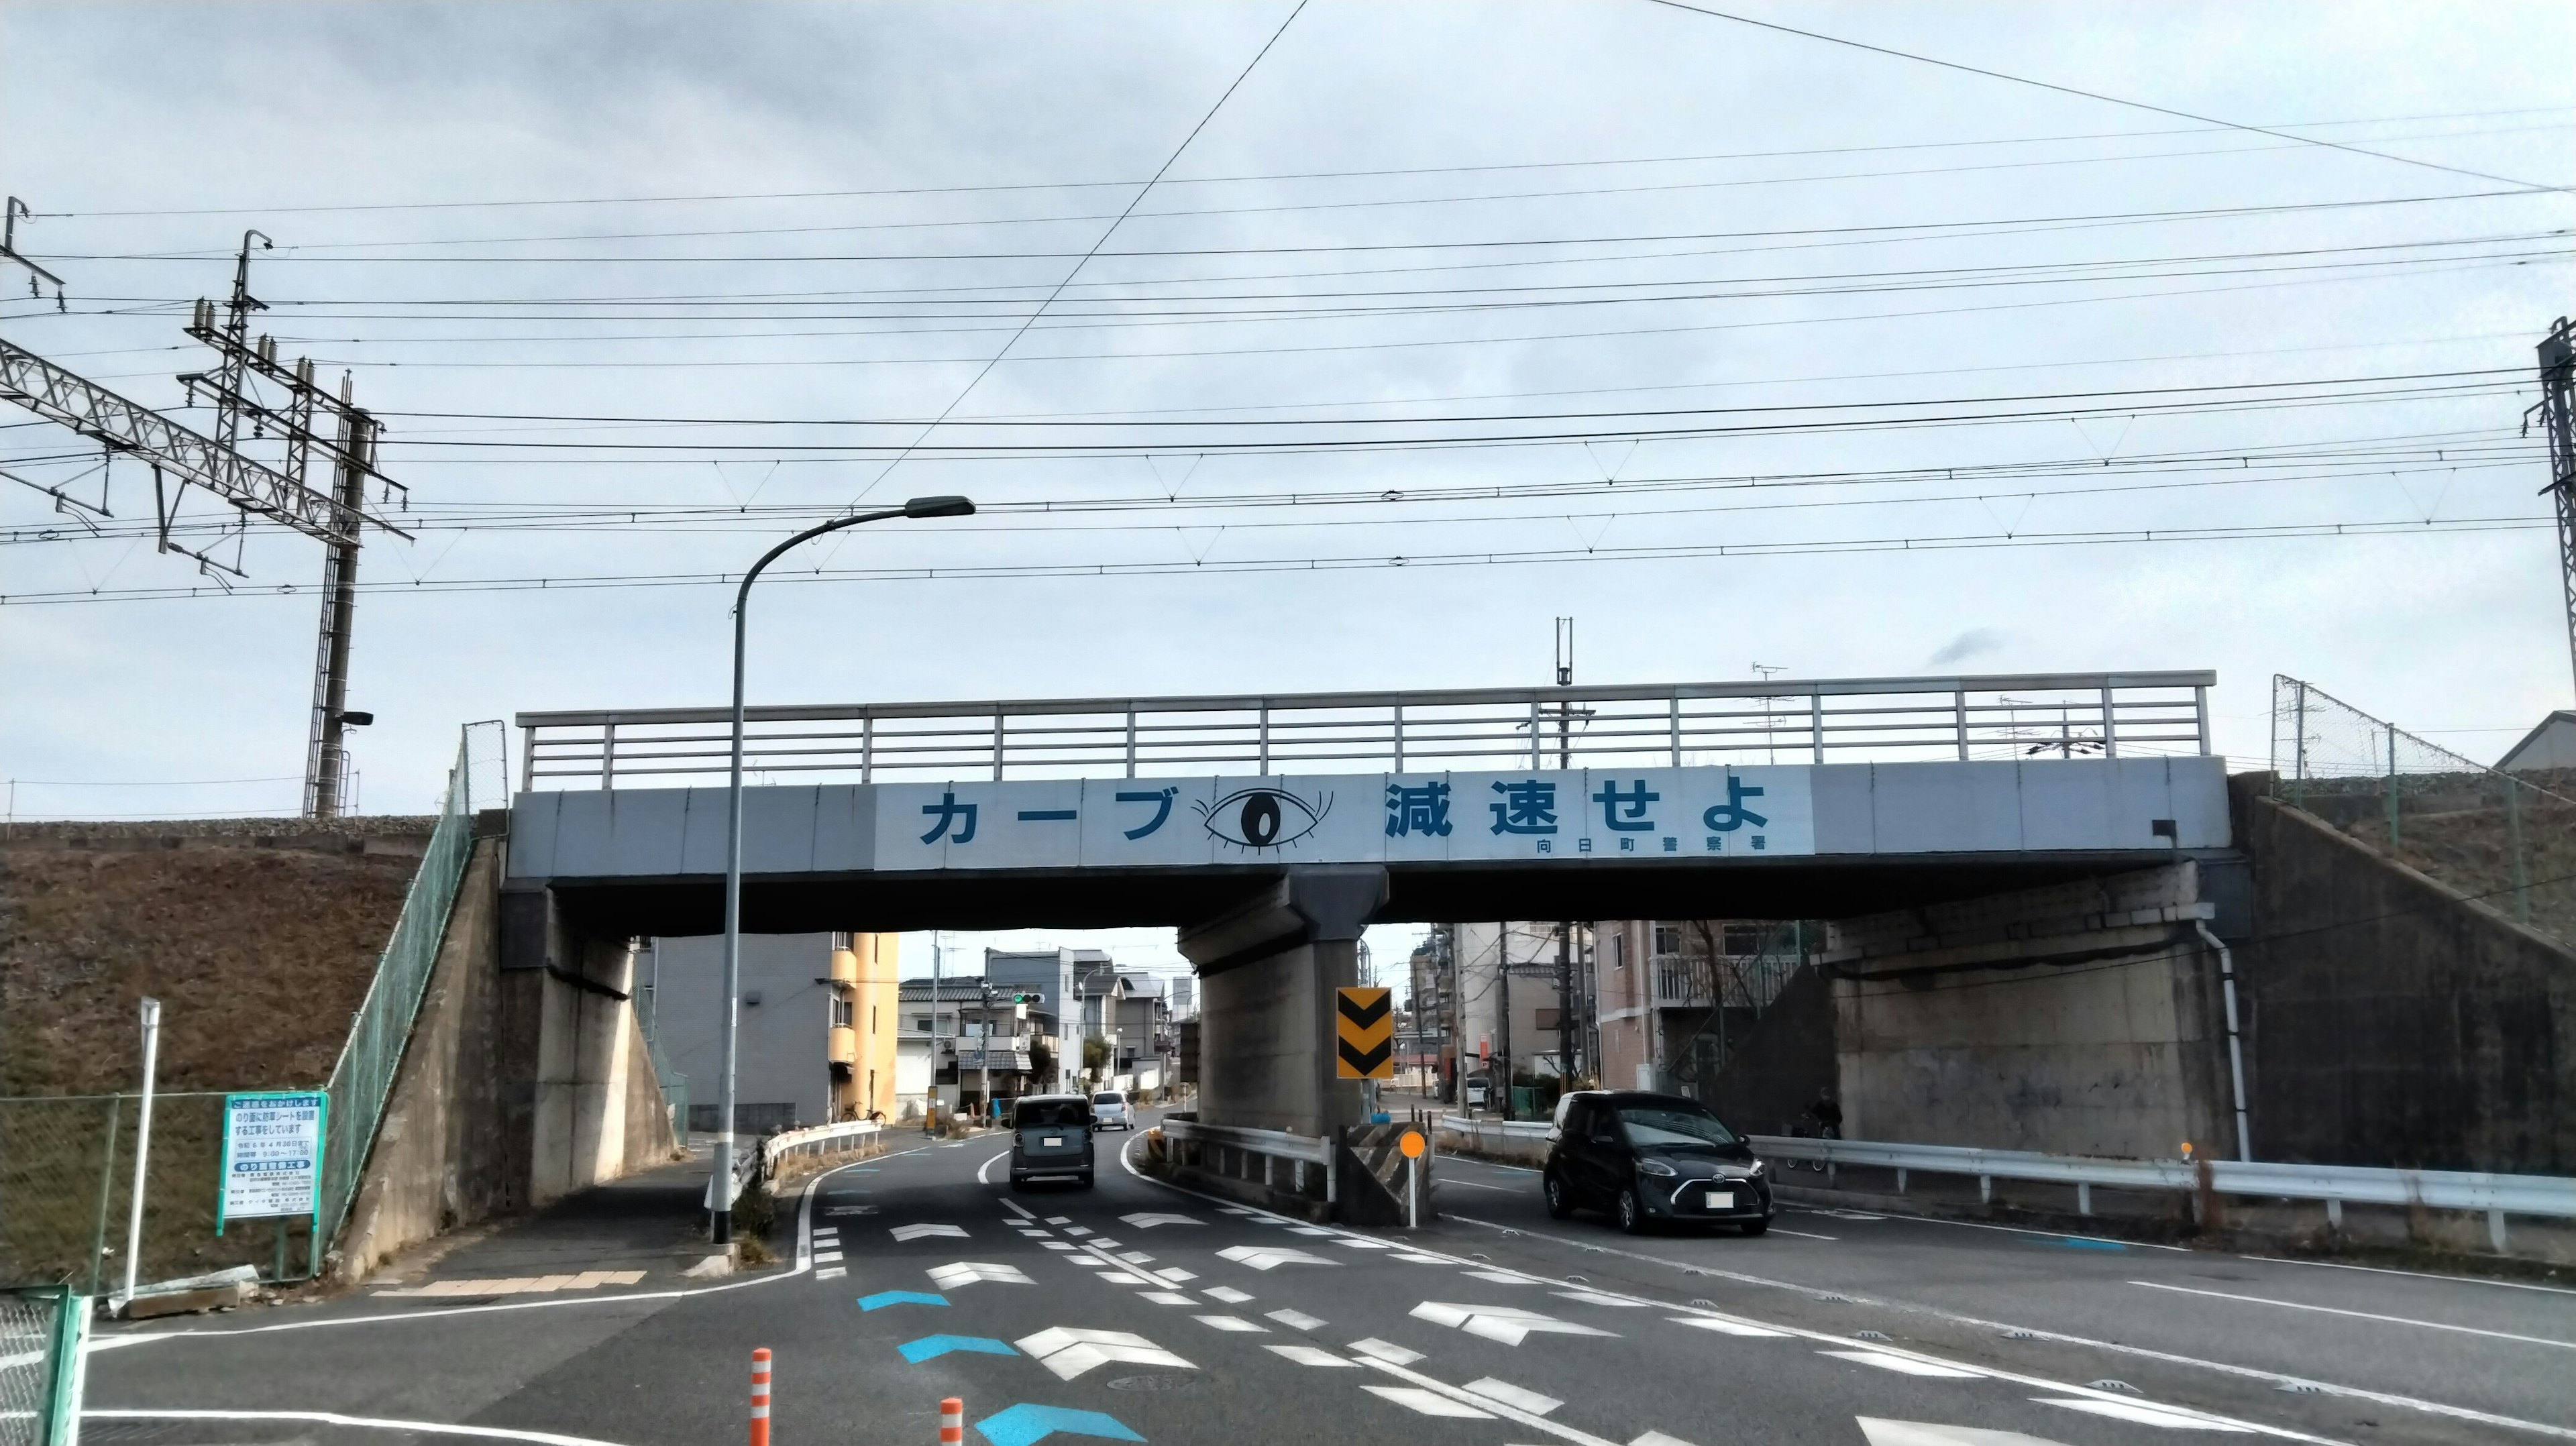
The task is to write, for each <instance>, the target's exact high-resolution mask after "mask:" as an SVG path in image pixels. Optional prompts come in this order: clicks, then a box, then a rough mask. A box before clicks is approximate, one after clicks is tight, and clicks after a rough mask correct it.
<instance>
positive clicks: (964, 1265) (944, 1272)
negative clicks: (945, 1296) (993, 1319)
mask: <svg viewBox="0 0 2576 1446" xmlns="http://www.w3.org/2000/svg"><path fill="white" fill-rule="evenodd" d="M979 1280H989V1281H992V1282H993V1283H994V1284H996V1285H1029V1284H1032V1282H1031V1281H1030V1279H1029V1278H1028V1277H1027V1276H1026V1275H1023V1274H1021V1273H1020V1268H1019V1267H1018V1266H1016V1265H995V1264H993V1263H992V1262H991V1261H987V1260H957V1261H951V1262H949V1263H948V1264H946V1265H934V1266H932V1267H931V1268H930V1283H931V1284H933V1285H935V1286H938V1287H939V1288H940V1289H941V1290H955V1289H956V1288H957V1287H959V1286H961V1285H973V1284H974V1283H975V1282H977V1281H979Z"/></svg>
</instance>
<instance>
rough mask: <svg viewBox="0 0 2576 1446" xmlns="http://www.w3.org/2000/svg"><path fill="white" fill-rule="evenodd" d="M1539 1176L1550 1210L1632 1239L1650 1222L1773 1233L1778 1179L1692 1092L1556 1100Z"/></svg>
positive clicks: (1591, 1094) (1593, 1094) (1588, 1093)
mask: <svg viewBox="0 0 2576 1446" xmlns="http://www.w3.org/2000/svg"><path fill="white" fill-rule="evenodd" d="M1547 1138H1548V1146H1547V1168H1546V1171H1545V1173H1544V1174H1543V1175H1542V1176H1541V1182H1542V1187H1543V1188H1544V1189H1545V1191H1546V1192H1547V1213H1548V1214H1550V1215H1553V1216H1555V1217H1556V1218H1557V1219H1559V1220H1562V1219H1564V1218H1566V1217H1567V1216H1569V1215H1572V1214H1573V1213H1574V1212H1575V1211H1576V1210H1577V1209H1579V1208H1584V1207H1589V1208H1591V1209H1595V1210H1606V1211H1608V1212H1610V1215H1611V1217H1612V1218H1613V1219H1615V1220H1617V1221H1618V1222H1619V1228H1620V1229H1622V1230H1625V1231H1628V1232H1629V1233H1631V1234H1634V1233H1636V1232H1638V1231H1640V1230H1643V1229H1645V1228H1646V1226H1647V1224H1648V1222H1650V1221H1671V1222H1681V1223H1689V1224H1700V1225H1734V1226H1738V1227H1740V1228H1741V1229H1742V1230H1743V1231H1744V1233H1745V1234H1747V1235H1759V1234H1761V1233H1762V1232H1763V1231H1765V1230H1768V1229H1770V1228H1771V1214H1772V1205H1771V1181H1770V1179H1769V1172H1768V1171H1766V1170H1765V1169H1764V1168H1763V1165H1762V1162H1761V1161H1760V1160H1757V1159H1755V1158H1754V1157H1753V1147H1752V1146H1751V1145H1749V1144H1747V1143H1746V1142H1745V1140H1744V1137H1743V1136H1741V1135H1738V1134H1736V1133H1735V1132H1734V1131H1733V1130H1730V1129H1728V1128H1727V1127H1726V1126H1725V1125H1724V1124H1723V1123H1722V1122H1720V1121H1719V1119H1718V1118H1717V1116H1716V1115H1715V1114H1714V1113H1712V1112H1711V1111H1710V1110H1709V1108H1708V1106H1706V1105H1703V1104H1701V1103H1700V1102H1699V1101H1697V1100H1695V1099H1691V1098H1689V1097H1688V1096H1685V1095H1665V1094H1650V1093H1647V1092H1645V1091H1642V1090H1578V1091H1576V1092H1574V1093H1572V1094H1569V1095H1566V1096H1565V1097H1564V1098H1562V1099H1560V1100H1558V1101H1557V1106H1556V1125H1555V1127H1554V1128H1553V1129H1551V1130H1549V1131H1548V1136H1547Z"/></svg>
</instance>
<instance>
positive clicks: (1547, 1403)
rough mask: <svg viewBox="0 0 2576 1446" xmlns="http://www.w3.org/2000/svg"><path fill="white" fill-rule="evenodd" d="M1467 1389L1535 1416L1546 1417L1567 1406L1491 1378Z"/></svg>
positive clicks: (1473, 1382) (1477, 1382)
mask: <svg viewBox="0 0 2576 1446" xmlns="http://www.w3.org/2000/svg"><path fill="white" fill-rule="evenodd" d="M1467 1389H1468V1390H1470V1391H1473V1392H1475V1393H1476V1394H1477V1395H1479V1396H1482V1397H1484V1398H1485V1399H1486V1400H1488V1401H1500V1402H1502V1403H1503V1404H1504V1405H1506V1406H1516V1407H1518V1408H1520V1409H1521V1410H1524V1411H1527V1412H1529V1413H1530V1414H1531V1415H1533V1416H1544V1415H1546V1414H1547V1413H1548V1412H1550V1411H1553V1410H1555V1409H1556V1408H1557V1407H1559V1406H1562V1405H1564V1404H1565V1403H1564V1402H1563V1401H1560V1400H1558V1399H1557V1398H1555V1397H1554V1396H1542V1395H1540V1394H1539V1393H1538V1392H1536V1391H1533V1390H1530V1389H1529V1388H1528V1387H1526V1386H1515V1385H1513V1384H1512V1383H1511V1382H1509V1381H1498V1380H1495V1379H1494V1378H1493V1377H1491V1376H1487V1377H1485V1378H1484V1379H1483V1380H1480V1381H1469V1382H1468V1383H1467Z"/></svg>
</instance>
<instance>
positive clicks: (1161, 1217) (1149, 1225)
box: [1118, 1210, 1201, 1230]
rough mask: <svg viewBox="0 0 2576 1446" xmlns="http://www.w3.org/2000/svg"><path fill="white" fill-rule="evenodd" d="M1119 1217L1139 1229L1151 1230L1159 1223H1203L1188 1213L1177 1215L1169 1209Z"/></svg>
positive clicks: (1145, 1211)
mask: <svg viewBox="0 0 2576 1446" xmlns="http://www.w3.org/2000/svg"><path fill="white" fill-rule="evenodd" d="M1118 1218H1119V1219H1120V1220H1121V1221H1123V1222H1125V1223H1126V1224H1128V1225H1132V1226H1134V1227H1135V1228H1137V1229H1138V1230H1151V1229H1153V1228H1154V1227H1155V1226H1157V1225H1197V1224H1200V1223H1201V1222H1200V1221H1197V1220H1194V1219H1192V1218H1191V1217H1189V1216H1187V1215H1175V1214H1172V1213H1170V1212H1169V1211H1154V1210H1143V1211H1138V1212H1137V1213H1136V1214H1133V1215H1121V1216H1119V1217H1118Z"/></svg>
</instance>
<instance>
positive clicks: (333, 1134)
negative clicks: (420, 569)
mask: <svg viewBox="0 0 2576 1446" xmlns="http://www.w3.org/2000/svg"><path fill="white" fill-rule="evenodd" d="M487 728H488V729H490V730H491V731H492V732H493V733H494V734H495V735H501V725H500V724H499V723H488V724H486V723H477V724H473V725H470V726H468V727H467V728H466V729H465V732H464V736H463V737H462V738H461V739H459V741H458V743H457V746H456V767H455V769H454V770H453V771H452V772H450V773H449V774H448V777H447V797H446V799H445V801H444V803H443V804H442V805H441V807H440V809H439V814H438V826H437V827H436V828H435V829H433V830H431V832H430V835H429V848H428V850H427V851H426V852H424V853H423V854H422V855H421V860H420V872H419V873H417V874H414V875H412V880H411V892H410V893H409V894H407V895H405V896H404V898H403V911H402V917H401V918H399V919H396V920H395V921H394V933H393V938H392V939H391V940H389V941H388V942H387V943H386V945H385V952H384V957H383V958H382V959H380V960H378V961H377V964H376V978H375V982H374V983H372V984H370V985H368V986H367V998H366V1002H365V1003H363V1004H361V1005H359V1006H358V1017H357V1019H356V1020H355V1021H353V1022H352V1023H351V1024H350V1026H349V1042H348V1043H347V1044H345V1045H343V1046H341V1049H340V1060H339V1063H337V1064H335V1065H333V1066H332V1067H331V1082H330V1084H328V1085H326V1086H325V1087H324V1088H325V1089H326V1090H327V1091H328V1093H329V1095H330V1101H331V1103H330V1109H329V1111H328V1112H327V1113H326V1114H325V1115H324V1117H323V1118H324V1122H325V1128H326V1129H327V1131H328V1135H327V1138H326V1140H325V1142H324V1145H323V1150H322V1219H321V1238H322V1239H323V1240H329V1239H331V1238H332V1237H333V1236H334V1235H336V1234H338V1233H339V1230H340V1222H341V1221H342V1220H344V1219H346V1218H347V1217H348V1214H349V1204H350V1202H351V1201H352V1200H354V1199H356V1198H357V1194H358V1176H359V1172H360V1171H361V1170H362V1169H364V1168H365V1166H366V1163H367V1147H368V1146H369V1145H371V1144H372V1143H374V1141H375V1138H376V1122H377V1121H378V1120H379V1119H380V1118H381V1117H382V1116H383V1114H384V1107H385V1097H386V1096H387V1095H388V1094H391V1093H392V1092H393V1087H394V1070H395V1068H396V1067H397V1066H398V1065H400V1064H401V1063H402V1052H403V1046H404V1045H405V1044H406V1043H408V1042H410V1040H411V1022H412V1016H413V1015H414V1014H416V1013H417V1012H418V1011H419V1009H420V996H421V991H422V990H423V989H425V988H427V987H428V985H429V970H430V966H431V965H433V964H435V963H437V962H438V945H439V941H440V940H441V939H443V938H445V937H446V934H447V913H448V909H449V908H450V907H451V906H452V905H454V904H455V902H456V889H457V885H458V884H459V883H460V882H462V881H463V879H464V877H465V860H466V857H467V856H468V855H469V854H471V853H472V852H473V851H474V772H475V768H474V755H475V752H476V747H475V745H476V738H475V734H476V733H477V732H478V731H481V730H483V729H487ZM500 776H501V777H502V778H506V777H507V776H508V775H507V772H506V770H502V771H500ZM486 786H487V788H490V789H492V790H494V791H495V792H497V791H498V789H499V787H500V785H499V784H497V783H487V785H486ZM310 1264H311V1265H312V1266H313V1267H314V1268H317V1269H318V1268H319V1266H320V1264H321V1262H320V1261H318V1260H315V1261H312V1262H310Z"/></svg>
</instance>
